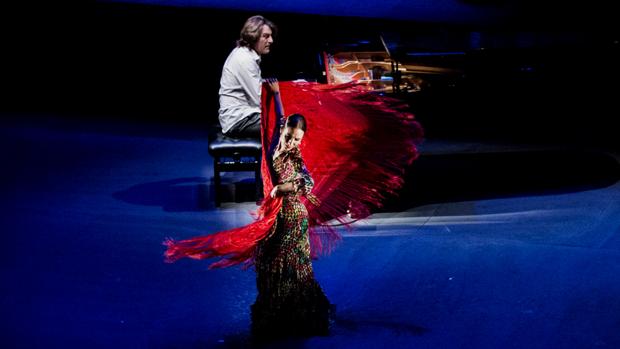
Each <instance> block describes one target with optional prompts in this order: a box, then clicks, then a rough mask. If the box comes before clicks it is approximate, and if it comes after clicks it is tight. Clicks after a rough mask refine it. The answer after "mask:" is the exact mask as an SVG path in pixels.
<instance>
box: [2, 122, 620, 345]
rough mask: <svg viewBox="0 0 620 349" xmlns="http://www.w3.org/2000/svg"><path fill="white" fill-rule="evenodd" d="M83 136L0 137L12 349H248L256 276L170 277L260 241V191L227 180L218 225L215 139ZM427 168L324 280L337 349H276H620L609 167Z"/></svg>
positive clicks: (526, 163) (432, 160)
mask: <svg viewBox="0 0 620 349" xmlns="http://www.w3.org/2000/svg"><path fill="white" fill-rule="evenodd" d="M39 121H40V120H39ZM72 125H73V124H72V122H71V121H64V122H61V121H58V120H54V119H52V121H48V122H35V123H30V122H18V123H9V124H5V125H4V126H3V127H2V128H1V129H0V135H1V137H2V140H1V141H0V145H1V146H2V149H3V150H2V154H3V157H4V158H5V161H3V170H2V172H3V176H2V184H1V185H2V188H1V189H2V192H3V195H2V206H1V208H2V216H3V218H2V221H3V222H2V240H3V253H2V254H1V258H2V263H1V265H2V269H1V270H2V271H1V277H2V288H1V290H2V291H1V297H2V298H1V299H2V303H1V304H2V314H3V316H2V336H1V338H0V341H1V342H2V343H3V344H2V346H3V347H5V348H90V349H94V348H115V349H120V348H246V347H248V348H249V347H252V345H251V343H250V339H249V324H250V319H249V308H250V305H251V304H252V303H253V302H254V299H255V297H256V288H255V275H254V272H253V271H251V270H247V271H243V270H240V269H239V268H232V269H225V270H212V271H208V270H207V264H208V263H206V262H199V261H194V260H181V261H178V262H176V263H174V264H166V263H164V262H163V257H162V253H163V251H164V246H162V241H163V240H164V238H166V237H173V238H177V239H180V238H186V237H191V236H196V235H200V234H207V233H210V232H214V231H218V230H222V229H226V228H232V227H237V226H240V225H243V224H245V223H248V222H250V221H251V219H252V218H251V216H250V214H249V212H250V211H251V210H253V209H255V208H256V205H255V203H254V201H253V200H252V198H251V197H250V198H248V197H246V196H244V195H245V194H244V193H246V192H247V193H250V195H251V194H252V193H253V182H252V174H251V173H247V176H246V175H242V174H234V175H230V174H229V175H227V176H225V183H226V185H227V187H226V188H227V189H228V192H229V193H231V198H233V197H236V198H237V199H240V200H242V202H225V203H224V204H223V205H222V206H221V207H220V208H215V207H214V206H213V188H212V183H211V176H212V170H213V169H212V166H213V165H212V164H213V163H212V159H211V158H210V157H209V155H208V152H207V147H208V143H207V140H206V133H207V132H206V130H196V129H184V128H182V127H163V126H162V127H159V126H153V125H151V126H147V125H142V126H141V125H140V124H139V123H133V124H129V123H122V122H119V121H110V122H107V123H106V122H103V121H101V120H99V121H97V122H96V123H95V122H93V123H92V124H88V123H86V124H82V125H81V126H75V127H73V126H72ZM84 125H90V126H88V127H84ZM420 149H421V152H422V156H421V158H420V159H419V160H418V161H416V163H415V164H414V165H413V166H412V168H411V169H410V170H409V173H408V176H407V184H406V186H405V188H403V191H402V193H401V195H400V197H399V198H392V199H390V200H389V202H388V203H387V204H386V207H385V208H383V209H381V210H378V211H377V212H376V213H375V214H373V215H372V216H371V217H370V218H369V219H366V220H364V221H361V222H357V223H356V224H355V229H354V230H352V231H345V232H343V234H344V236H345V238H344V239H343V242H342V243H341V244H340V245H339V247H338V248H337V249H336V250H335V251H334V253H333V254H331V255H329V256H326V257H322V258H320V259H319V260H316V261H315V262H314V268H315V274H316V277H317V279H318V281H319V283H320V284H321V285H322V287H323V289H324V291H325V293H326V294H327V296H328V297H329V299H330V300H331V302H332V303H335V304H336V305H337V316H336V321H335V324H334V327H333V330H332V333H331V335H330V336H328V337H315V338H310V339H306V340H298V341H288V342H279V343H274V344H273V345H272V346H271V347H281V348H302V347H303V348H355V349H361V348H545V349H548V348H618V347H620V331H619V328H620V315H619V314H620V279H619V278H618V275H620V182H619V181H618V180H619V179H620V170H619V162H618V156H617V154H614V153H611V152H608V151H604V150H602V149H595V148H592V149H590V148H588V147H587V146H583V147H575V146H567V145H557V146H554V145H545V146H540V145H531V144H530V145H526V144H518V145H517V144H489V143H484V142H471V141H470V142H465V141H456V140H447V139H442V140H438V139H432V138H430V139H427V141H426V142H425V143H424V144H422V145H421V147H420Z"/></svg>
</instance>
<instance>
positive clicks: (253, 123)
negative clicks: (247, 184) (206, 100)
mask: <svg viewBox="0 0 620 349" xmlns="http://www.w3.org/2000/svg"><path fill="white" fill-rule="evenodd" d="M275 32H276V27H275V25H274V24H273V23H272V22H270V21H269V20H267V19H265V18H264V17H262V16H253V17H250V18H248V20H247V21H246V22H245V24H244V26H243V28H242V29H241V35H240V39H239V40H237V47H235V48H234V49H233V50H232V52H231V53H230V54H229V55H228V58H227V59H226V62H225V63H224V68H223V69H222V78H221V80H220V92H219V94H220V109H219V120H220V125H221V126H222V132H223V133H224V134H225V135H226V136H229V137H235V138H241V137H253V138H260V114H261V105H260V102H261V91H262V78H261V70H260V66H259V63H260V59H261V55H264V54H267V53H269V50H270V46H271V44H272V43H273V35H274V34H275Z"/></svg>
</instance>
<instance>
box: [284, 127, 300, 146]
mask: <svg viewBox="0 0 620 349" xmlns="http://www.w3.org/2000/svg"><path fill="white" fill-rule="evenodd" d="M303 138H304V131H303V130H302V129H300V128H292V127H287V128H285V129H284V133H283V134H282V139H281V142H282V146H283V148H284V149H286V150H290V149H293V148H295V147H298V146H299V144H301V140H302V139H303Z"/></svg>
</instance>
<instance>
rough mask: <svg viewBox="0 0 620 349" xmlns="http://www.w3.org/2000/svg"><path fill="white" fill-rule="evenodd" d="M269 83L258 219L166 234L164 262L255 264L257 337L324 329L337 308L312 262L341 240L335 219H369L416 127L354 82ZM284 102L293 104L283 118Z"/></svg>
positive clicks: (403, 160)
mask: <svg viewBox="0 0 620 349" xmlns="http://www.w3.org/2000/svg"><path fill="white" fill-rule="evenodd" d="M267 85H268V89H266V91H264V92H266V93H263V103H262V104H263V111H262V113H263V116H262V117H261V124H262V125H261V126H262V144H263V157H262V159H263V160H262V164H261V171H262V175H263V187H264V194H265V199H264V201H263V203H262V205H261V206H260V207H259V209H258V211H257V219H256V221H254V222H253V223H251V224H249V225H247V226H244V227H240V228H236V229H232V230H228V231H222V232H218V233H214V234H210V235H206V236H200V237H195V238H191V239H187V240H182V241H174V240H171V239H168V240H166V241H165V242H164V244H165V245H166V246H167V250H166V252H165V254H164V255H165V257H166V261H167V262H174V261H176V260H178V259H180V258H184V257H188V258H193V259H207V258H214V257H221V259H220V260H219V261H217V262H214V263H212V264H211V265H210V266H209V268H222V267H229V266H233V265H238V264H242V265H243V266H245V267H250V266H253V267H254V270H255V271H256V275H257V279H256V281H257V288H258V295H257V298H256V302H255V303H254V304H253V305H252V307H251V318H252V335H253V337H255V338H257V339H275V338H280V337H289V336H314V335H328V334H329V326H330V318H331V317H332V316H333V309H335V307H334V306H333V305H332V304H330V302H329V300H328V299H327V297H326V296H325V294H324V292H323V290H322V289H321V287H320V285H319V284H318V282H317V281H316V279H315V277H314V272H313V269H312V259H314V258H316V257H317V256H319V255H321V254H326V253H329V252H330V251H331V250H332V249H333V248H334V247H335V244H336V243H337V242H338V241H340V240H341V236H340V234H339V233H338V231H336V230H335V229H333V227H332V223H333V222H334V221H339V222H340V223H344V224H347V223H349V222H350V217H351V216H355V217H356V218H364V217H367V216H368V215H369V214H370V212H371V210H372V209H373V208H376V207H380V206H381V204H382V201H383V200H384V198H385V196H386V195H389V194H394V193H395V191H396V190H397V189H399V188H400V187H401V186H402V183H403V174H404V168H405V167H406V166H407V165H409V164H410V163H411V162H412V161H413V160H414V159H415V158H416V157H417V156H418V152H417V148H416V144H417V143H418V142H419V141H420V140H421V139H422V129H421V127H420V125H419V124H418V123H417V122H416V121H414V120H413V115H411V114H409V113H407V112H406V111H403V110H404V108H405V106H404V105H402V104H400V103H399V102H398V101H396V100H393V99H390V98H386V97H381V96H378V95H375V94H372V93H371V92H368V91H364V89H363V88H361V87H359V88H358V86H356V85H355V84H347V85H343V86H338V87H336V88H334V87H327V88H326V86H323V85H320V84H316V83H293V82H283V83H282V84H279V83H278V82H277V81H275V80H268V83H267ZM281 96H282V97H281ZM282 100H284V101H285V102H286V105H287V109H289V110H293V111H294V112H293V114H290V115H289V116H288V117H286V118H285V117H284V115H285V114H284V108H283V103H282ZM302 113H303V115H302ZM304 115H305V116H304ZM306 133H307V134H306ZM302 140H304V142H303V143H302ZM302 153H303V154H304V157H302ZM311 174H312V176H311Z"/></svg>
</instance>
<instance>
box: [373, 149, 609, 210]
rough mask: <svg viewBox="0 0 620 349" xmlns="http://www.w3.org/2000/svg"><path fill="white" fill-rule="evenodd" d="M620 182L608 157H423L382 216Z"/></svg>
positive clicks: (563, 153)
mask: <svg viewBox="0 0 620 349" xmlns="http://www.w3.org/2000/svg"><path fill="white" fill-rule="evenodd" d="M619 179H620V164H618V162H617V160H616V159H615V158H614V157H613V156H611V155H609V154H606V153H602V152H594V151H587V150H583V151H576V150H573V149H566V150H541V151H519V152H497V153H471V154H446V155H428V156H421V157H420V158H419V159H418V160H416V161H415V162H414V163H413V165H412V166H411V168H409V169H408V171H407V175H406V179H405V185H404V186H403V188H402V190H401V192H400V194H399V196H398V197H395V198H391V199H389V200H388V201H387V202H386V205H385V206H384V208H383V209H381V211H402V210H406V209H408V208H411V207H415V206H420V205H425V204H431V203H441V202H454V201H469V200H482V199H492V198H498V197H520V196H531V195H549V194H558V193H570V192H578V191H584V190H592V189H597V188H604V187H607V186H610V185H612V184H614V183H616V182H617V181H618V180H619Z"/></svg>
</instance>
